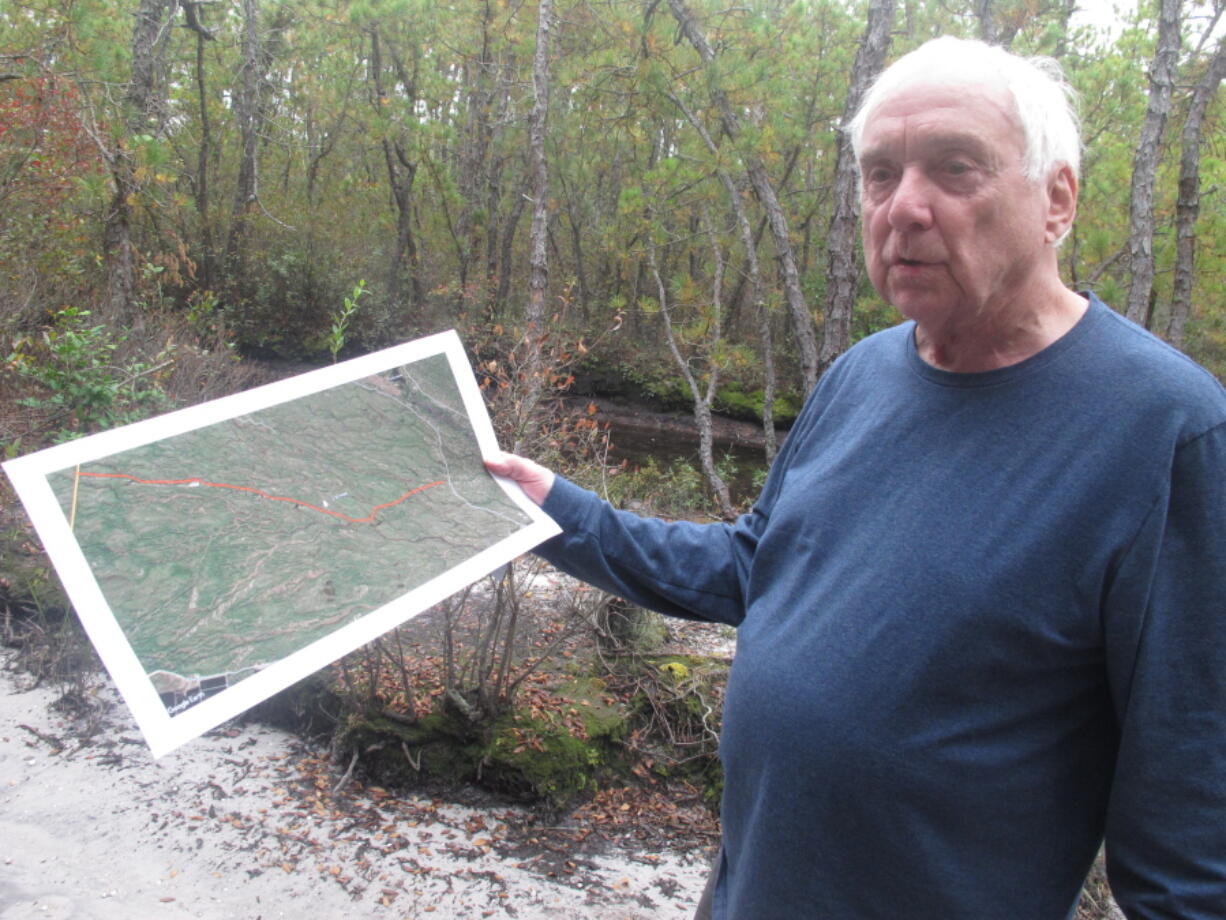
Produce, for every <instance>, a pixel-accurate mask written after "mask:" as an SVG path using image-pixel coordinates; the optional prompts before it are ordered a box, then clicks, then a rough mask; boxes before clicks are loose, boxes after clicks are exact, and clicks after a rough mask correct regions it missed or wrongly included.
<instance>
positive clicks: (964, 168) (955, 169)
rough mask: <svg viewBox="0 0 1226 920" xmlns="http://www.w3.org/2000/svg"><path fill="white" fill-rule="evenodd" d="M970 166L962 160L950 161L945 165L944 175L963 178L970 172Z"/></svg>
mask: <svg viewBox="0 0 1226 920" xmlns="http://www.w3.org/2000/svg"><path fill="white" fill-rule="evenodd" d="M971 168H972V167H971V164H970V163H965V162H963V161H962V160H950V161H949V162H948V163H946V164H945V174H946V175H949V176H964V175H966V174H967V173H968V172H970V171H971Z"/></svg>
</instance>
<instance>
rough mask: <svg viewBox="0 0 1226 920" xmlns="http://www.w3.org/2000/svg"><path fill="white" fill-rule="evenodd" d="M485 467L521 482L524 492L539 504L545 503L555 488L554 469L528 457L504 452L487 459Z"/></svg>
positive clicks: (498, 474)
mask: <svg viewBox="0 0 1226 920" xmlns="http://www.w3.org/2000/svg"><path fill="white" fill-rule="evenodd" d="M485 468H486V469H487V470H489V471H490V472H491V473H493V474H494V475H495V476H505V477H507V478H508V479H512V480H514V481H515V482H517V483H519V487H520V488H521V489H523V490H524V494H525V495H527V496H528V498H530V499H532V501H534V502H536V503H537V504H538V505H540V504H544V502H545V499H546V497H547V496H548V495H549V490H550V489H552V488H553V479H554V474H553V471H552V470H548V469H546V468H545V467H543V466H541V465H540V464H539V463H536V462H535V461H532V460H529V459H527V458H526V457H519V456H516V455H515V454H508V453H502V454H499V455H498V456H496V457H491V458H490V459H488V460H486V461H485Z"/></svg>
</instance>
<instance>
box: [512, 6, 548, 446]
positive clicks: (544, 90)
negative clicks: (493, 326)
mask: <svg viewBox="0 0 1226 920" xmlns="http://www.w3.org/2000/svg"><path fill="white" fill-rule="evenodd" d="M552 17H553V3H552V0H540V6H539V7H538V10H537V24H536V53H535V55H534V56H533V60H532V88H533V93H534V96H533V102H532V111H531V112H530V113H529V116H528V163H529V167H530V170H529V172H530V174H531V176H532V230H531V232H530V234H529V253H530V254H529V258H528V264H529V276H528V303H527V306H526V308H525V312H524V320H525V322H524V338H523V347H524V352H523V359H522V361H521V363H520V367H519V372H520V375H521V376H522V377H523V379H524V397H523V403H522V404H521V406H520V410H519V417H520V425H519V431H518V433H517V438H516V446H515V449H516V450H519V449H520V446H521V441H522V438H523V437H524V435H525V433H526V426H527V425H528V424H530V423H531V419H532V417H533V416H534V414H535V412H536V404H537V402H539V401H540V398H541V391H542V389H543V384H544V381H543V379H542V369H541V342H542V339H543V338H544V335H545V313H546V310H545V294H546V291H547V289H548V286H549V255H548V250H547V248H546V247H547V244H548V236H549V165H548V163H547V162H546V160H545V129H546V125H547V123H548V116H549V29H550V27H551V23H550V19H551V18H552Z"/></svg>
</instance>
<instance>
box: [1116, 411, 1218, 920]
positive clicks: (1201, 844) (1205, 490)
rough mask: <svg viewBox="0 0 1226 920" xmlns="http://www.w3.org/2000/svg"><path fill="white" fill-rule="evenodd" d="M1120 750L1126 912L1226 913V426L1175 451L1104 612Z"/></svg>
mask: <svg viewBox="0 0 1226 920" xmlns="http://www.w3.org/2000/svg"><path fill="white" fill-rule="evenodd" d="M1104 615H1105V619H1104V623H1105V629H1106V643H1107V664H1108V678H1109V682H1110V688H1111V693H1112V697H1113V702H1114V707H1115V712H1116V714H1117V717H1118V719H1119V728H1120V734H1119V744H1120V747H1119V753H1118V759H1117V764H1116V772H1115V777H1114V781H1113V783H1112V789H1111V797H1110V804H1109V808H1108V814H1107V827H1106V846H1107V869H1108V878H1109V881H1110V883H1111V887H1112V890H1113V892H1114V894H1115V897H1116V899H1117V901H1118V902H1119V904H1120V907H1121V908H1122V909H1123V910H1124V912H1125V914H1126V915H1127V916H1128V917H1129V918H1131V920H1151V918H1153V920H1156V918H1164V920H1174V918H1179V920H1209V918H1216V920H1220V918H1221V917H1222V916H1223V909H1224V908H1226V425H1218V426H1217V427H1216V428H1213V429H1210V430H1209V431H1208V432H1207V433H1205V434H1202V435H1200V436H1199V437H1196V438H1194V439H1193V440H1191V441H1190V442H1188V443H1186V444H1183V445H1181V446H1180V447H1178V448H1177V449H1176V451H1175V453H1174V456H1173V457H1172V463H1171V475H1170V487H1169V490H1168V491H1166V493H1165V494H1163V495H1160V496H1159V497H1158V498H1157V499H1156V500H1155V502H1154V504H1153V507H1152V508H1151V509H1150V512H1149V514H1148V516H1147V518H1146V520H1145V523H1144V524H1143V526H1142V528H1141V530H1140V532H1139V533H1138V535H1137V537H1136V539H1135V540H1134V541H1133V543H1132V545H1131V547H1130V548H1129V550H1128V552H1127V555H1126V557H1125V558H1124V559H1123V560H1122V561H1121V564H1120V566H1119V568H1118V570H1117V572H1116V576H1115V578H1114V579H1113V583H1112V585H1111V586H1110V588H1109V591H1108V595H1107V607H1106V609H1105V611H1104Z"/></svg>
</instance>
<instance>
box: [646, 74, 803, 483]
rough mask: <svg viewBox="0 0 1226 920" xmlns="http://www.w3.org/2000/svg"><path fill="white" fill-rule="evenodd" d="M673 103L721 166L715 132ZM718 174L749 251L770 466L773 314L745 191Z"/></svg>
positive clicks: (775, 447) (678, 102) (677, 101)
mask: <svg viewBox="0 0 1226 920" xmlns="http://www.w3.org/2000/svg"><path fill="white" fill-rule="evenodd" d="M669 99H671V100H672V102H673V105H675V106H677V108H679V109H680V110H681V112H682V114H684V115H685V118H686V121H688V122H689V123H690V125H691V126H692V127H693V128H694V130H695V131H697V132H698V136H699V137H701V138H702V141H703V143H704V144H705V145H706V147H707V150H709V151H710V152H711V155H712V156H713V157H715V160H716V163H718V162H719V147H718V146H716V144H715V140H714V138H712V137H711V132H709V131H708V130H707V129H706V126H705V125H704V124H703V123H702V122H701V121H700V120H699V119H698V118H697V117H696V116H695V115H694V113H693V112H691V111H690V109H689V107H688V106H686V104H685V103H684V102H682V101H681V99H679V98H678V97H677V96H675V95H673V94H671V93H670V94H669ZM715 174H716V175H717V176H718V177H719V181H720V184H721V185H723V187H724V191H725V192H726V193H727V195H728V202H729V204H730V205H731V206H732V214H733V217H734V219H735V220H736V227H737V233H738V235H739V236H740V239H741V247H742V248H743V249H744V250H745V261H746V262H747V263H748V266H749V290H750V297H751V298H752V300H753V306H754V313H755V316H756V317H757V319H758V337H759V339H760V342H759V343H758V344H759V345H760V346H761V348H762V375H763V387H762V434H763V437H764V439H765V444H766V462H767V463H770V462H771V461H772V460H773V459H774V458H775V452H776V451H777V450H778V448H779V443H778V440H777V439H776V437H775V387H776V384H777V381H776V380H775V356H774V354H773V352H772V349H771V324H770V311H769V310H768V309H767V306H766V298H765V297H764V296H763V295H762V271H761V268H760V266H759V264H758V247H757V241H756V240H755V239H754V233H753V227H752V226H751V225H750V223H749V218H748V216H746V214H745V205H744V202H742V201H741V190H740V189H739V188H737V186H736V183H735V182H733V181H732V177H731V176H730V175H728V171H727V170H725V169H723V168H722V167H720V166H716V169H715Z"/></svg>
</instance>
